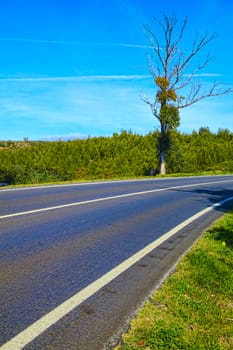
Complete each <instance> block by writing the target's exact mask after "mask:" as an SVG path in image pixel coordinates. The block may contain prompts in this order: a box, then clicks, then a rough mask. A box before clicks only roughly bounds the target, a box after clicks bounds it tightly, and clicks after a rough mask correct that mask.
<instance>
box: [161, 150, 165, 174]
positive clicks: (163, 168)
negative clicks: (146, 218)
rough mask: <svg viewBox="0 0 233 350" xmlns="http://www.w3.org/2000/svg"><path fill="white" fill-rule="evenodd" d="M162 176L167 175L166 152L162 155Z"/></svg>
mask: <svg viewBox="0 0 233 350" xmlns="http://www.w3.org/2000/svg"><path fill="white" fill-rule="evenodd" d="M160 175H166V160H165V152H161V153H160Z"/></svg>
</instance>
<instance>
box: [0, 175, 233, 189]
mask: <svg viewBox="0 0 233 350" xmlns="http://www.w3.org/2000/svg"><path fill="white" fill-rule="evenodd" d="M229 176H231V175H221V177H229ZM205 177H206V176H205V175H199V176H190V178H192V179H196V178H205ZM211 177H212V178H218V177H219V175H212V176H211ZM175 179H177V180H178V179H187V176H178V177H176V178H175ZM164 180H168V181H170V180H174V177H167V178H165V179H164V178H149V179H148V178H147V179H146V178H143V179H129V180H107V181H90V182H76V183H64V184H59V183H58V184H52V185H38V186H28V187H27V186H24V187H13V188H0V192H8V191H27V190H40V189H47V188H59V187H73V186H90V185H94V186H95V185H103V184H106V185H107V184H117V183H126V182H147V181H155V182H158V181H164Z"/></svg>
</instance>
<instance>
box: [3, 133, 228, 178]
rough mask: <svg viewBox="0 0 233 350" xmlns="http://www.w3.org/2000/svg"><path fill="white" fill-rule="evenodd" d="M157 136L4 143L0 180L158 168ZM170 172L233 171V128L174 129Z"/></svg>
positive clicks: (108, 175)
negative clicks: (214, 130) (215, 131)
mask: <svg viewBox="0 0 233 350" xmlns="http://www.w3.org/2000/svg"><path fill="white" fill-rule="evenodd" d="M158 137H159V133H158V132H154V133H150V134H148V135H145V136H141V135H137V134H133V133H132V132H126V131H122V132H121V134H114V135H113V136H112V137H93V138H88V139H85V140H74V141H56V142H35V141H34V142H30V141H28V140H27V139H25V140H24V141H22V142H11V141H2V142H0V182H7V183H9V184H29V183H40V182H50V181H67V180H81V179H107V178H116V177H134V176H135V177H137V176H146V175H152V174H154V173H156V171H157V169H158V167H159V159H158V154H159V152H158ZM170 142H171V145H170V151H169V153H168V154H167V171H168V173H170V174H171V173H198V172H202V171H208V170H210V171H221V172H227V171H233V161H232V160H233V133H231V132H230V131H229V130H228V129H221V130H219V131H218V132H217V133H216V134H215V133H212V132H210V130H209V129H208V128H200V130H199V131H198V132H193V133H192V134H182V133H179V132H174V133H173V134H172V137H171V141H170Z"/></svg>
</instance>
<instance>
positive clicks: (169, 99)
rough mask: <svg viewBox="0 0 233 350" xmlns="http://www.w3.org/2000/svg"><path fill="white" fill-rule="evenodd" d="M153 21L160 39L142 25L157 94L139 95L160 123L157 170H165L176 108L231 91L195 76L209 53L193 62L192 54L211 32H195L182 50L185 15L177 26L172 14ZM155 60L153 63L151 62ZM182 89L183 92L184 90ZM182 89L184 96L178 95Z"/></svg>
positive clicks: (205, 64) (203, 44) (205, 44)
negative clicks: (206, 85)
mask: <svg viewBox="0 0 233 350" xmlns="http://www.w3.org/2000/svg"><path fill="white" fill-rule="evenodd" d="M155 23H156V25H157V27H158V29H160V32H161V33H162V39H161V40H160V38H159V36H158V35H157V34H155V33H154V32H153V31H152V30H151V28H150V27H148V26H145V34H146V37H147V39H148V41H149V43H150V46H151V48H152V50H153V54H154V57H155V59H153V57H152V56H150V57H149V69H150V72H151V75H152V77H153V79H154V82H155V85H156V87H157V94H156V96H155V99H154V101H153V102H151V101H150V100H149V99H148V97H146V96H141V98H142V100H143V101H144V102H145V103H147V104H148V105H149V106H150V108H151V111H152V113H153V115H154V116H155V117H156V118H157V119H158V121H159V123H160V138H159V152H160V173H161V174H162V175H164V174H166V152H167V151H168V149H169V141H170V134H171V131H172V130H175V129H176V128H177V127H178V126H179V124H180V117H179V110H180V109H181V108H185V107H188V106H191V105H193V104H194V103H197V102H199V101H201V100H203V99H204V98H207V97H213V96H220V95H224V94H227V93H229V92H233V90H232V89H231V88H225V89H224V88H221V87H220V84H219V83H216V82H214V83H212V85H211V86H210V87H209V88H207V89H204V87H203V85H202V84H201V83H198V82H197V79H196V77H197V76H198V75H200V71H201V70H203V69H204V68H205V67H206V66H207V65H208V64H209V62H210V56H209V54H207V55H206V57H205V58H204V59H203V60H202V61H201V62H198V63H196V64H195V58H196V56H197V55H198V54H199V53H200V51H202V50H203V49H204V48H205V47H206V46H207V44H209V42H210V41H211V40H213V39H214V37H215V36H214V35H209V34H208V32H206V33H204V34H203V35H202V36H197V37H196V39H195V40H194V41H193V42H192V44H191V46H190V50H189V51H188V50H187V49H185V51H184V50H182V47H181V43H182V40H183V37H184V32H185V29H186V26H187V18H185V19H184V21H183V23H182V25H181V26H178V25H177V24H178V21H177V18H176V16H174V15H173V16H171V17H169V16H167V15H165V14H164V15H163V17H162V21H158V20H156V19H155ZM155 64H156V65H155ZM184 91H185V93H184ZM182 92H183V93H184V96H182Z"/></svg>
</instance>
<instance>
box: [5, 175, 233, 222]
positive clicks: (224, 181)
mask: <svg viewBox="0 0 233 350" xmlns="http://www.w3.org/2000/svg"><path fill="white" fill-rule="evenodd" d="M226 182H233V180H221V181H212V182H203V183H201V184H199V183H197V184H189V185H180V186H172V187H166V188H159V189H155V190H148V191H141V192H133V193H126V194H120V195H117V196H110V197H103V198H96V199H90V200H87V201H81V202H74V203H68V204H62V205H56V206H53V207H47V208H40V209H34V210H27V211H22V212H17V213H12V214H6V215H1V216H0V220H1V219H7V218H12V217H15V216H22V215H29V214H35V213H41V212H44V211H49V210H56V209H64V208H69V207H75V206H78V205H85V204H90V203H97V202H104V201H108V200H111V199H119V198H126V197H132V196H140V195H145V194H150V193H155V192H164V191H169V190H176V189H180V188H189V187H195V186H205V185H211V184H220V183H226Z"/></svg>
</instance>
